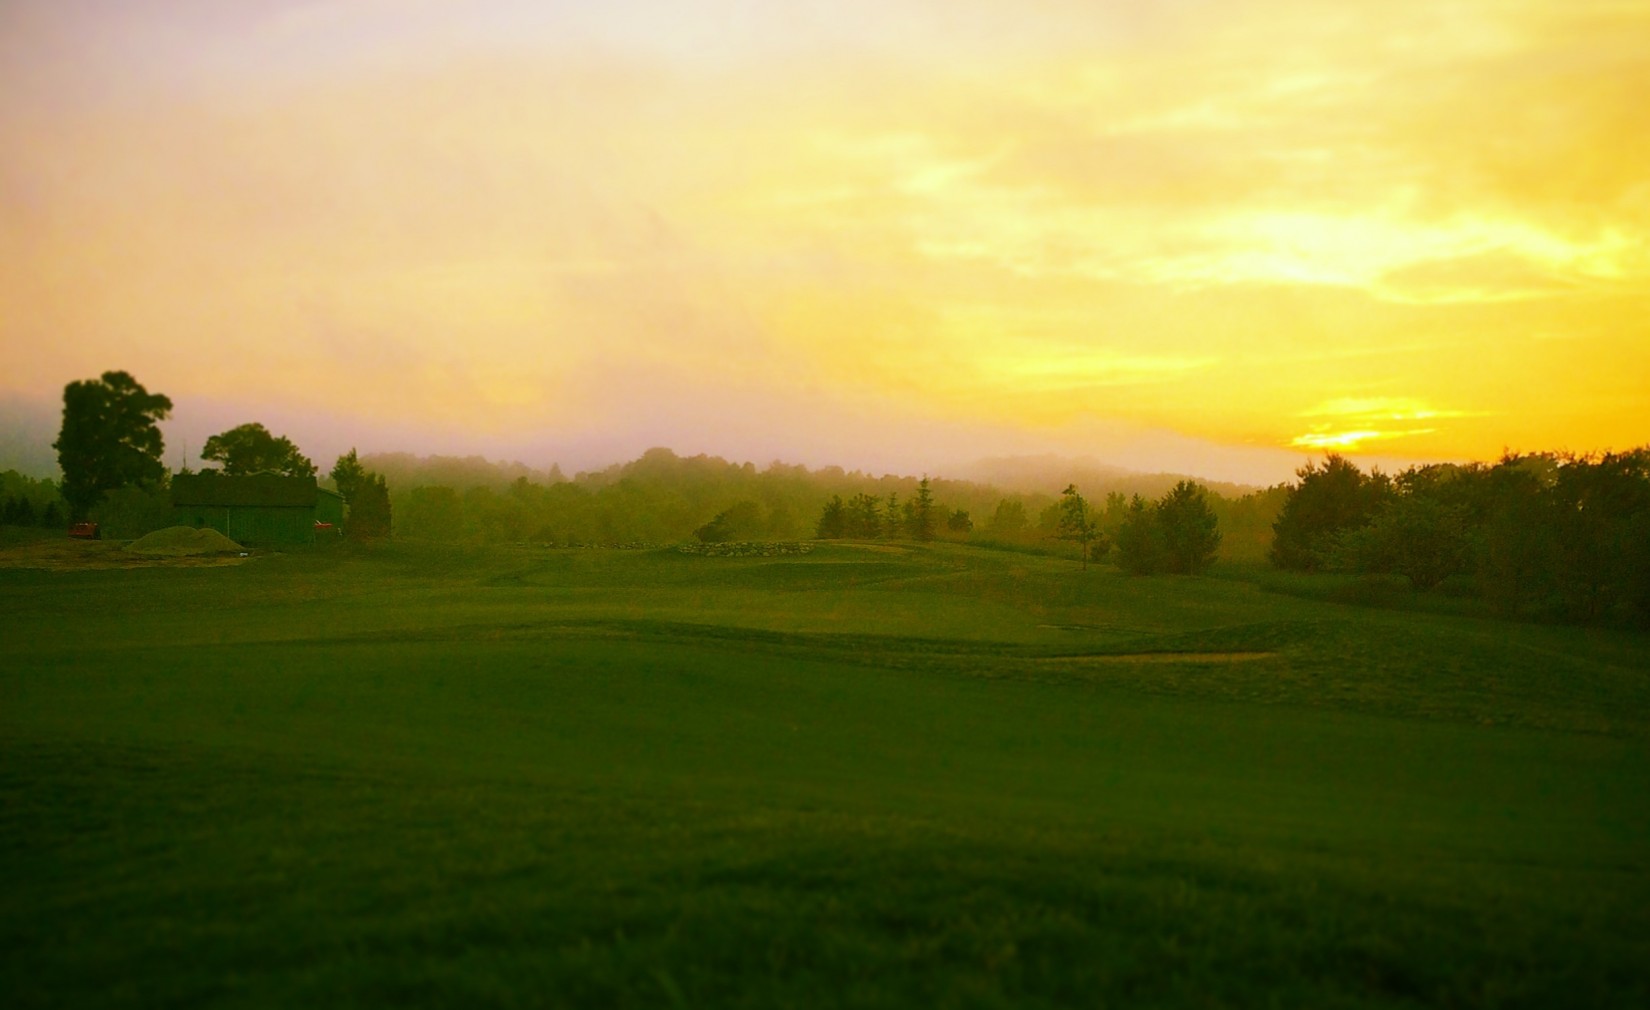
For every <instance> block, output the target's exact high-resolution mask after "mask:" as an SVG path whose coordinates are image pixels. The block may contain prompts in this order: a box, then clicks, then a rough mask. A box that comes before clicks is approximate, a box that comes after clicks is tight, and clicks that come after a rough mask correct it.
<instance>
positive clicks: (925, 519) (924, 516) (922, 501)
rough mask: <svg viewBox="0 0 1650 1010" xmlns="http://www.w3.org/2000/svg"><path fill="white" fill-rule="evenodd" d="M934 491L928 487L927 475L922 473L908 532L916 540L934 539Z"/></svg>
mask: <svg viewBox="0 0 1650 1010" xmlns="http://www.w3.org/2000/svg"><path fill="white" fill-rule="evenodd" d="M934 526H935V516H934V493H933V492H932V491H931V490H929V487H928V475H927V474H923V476H922V482H921V483H919V484H918V485H917V497H916V501H915V502H914V503H913V505H912V509H911V527H910V533H911V536H912V538H913V539H916V540H932V539H934Z"/></svg>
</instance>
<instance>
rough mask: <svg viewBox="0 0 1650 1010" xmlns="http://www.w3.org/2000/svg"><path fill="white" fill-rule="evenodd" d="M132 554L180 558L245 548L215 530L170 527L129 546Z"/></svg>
mask: <svg viewBox="0 0 1650 1010" xmlns="http://www.w3.org/2000/svg"><path fill="white" fill-rule="evenodd" d="M126 549H127V550H128V551H130V552H131V553H133V554H146V555H149V556H152V557H168V558H179V557H187V556H190V555H196V554H239V553H241V552H242V551H244V550H246V548H244V547H242V546H241V545H240V544H238V543H236V542H235V541H233V540H231V539H229V538H228V537H226V536H224V535H223V534H222V533H219V532H218V531H217V530H215V529H211V528H206V529H198V530H197V529H191V528H190V527H188V526H168V527H166V528H165V529H163V530H156V531H155V532H153V533H151V534H149V535H148V536H146V537H143V538H141V539H138V540H134V541H132V542H131V543H129V544H127V545H126Z"/></svg>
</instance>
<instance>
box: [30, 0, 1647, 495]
mask: <svg viewBox="0 0 1650 1010" xmlns="http://www.w3.org/2000/svg"><path fill="white" fill-rule="evenodd" d="M597 7H599V8H600V9H599V10H597V9H596V8H597ZM1647 103H1650V2H1647V0H1633V2H1621V0H1607V2H1589V0H1470V2H1450V0H1380V2H1364V0H1345V2H1341V3H1334V4H1326V3H1322V2H1318V0H1313V2H1294V0H1287V2H1286V0H1163V2H1141V0H1128V2H1124V0H1012V2H1010V0H979V2H970V0H948V2H941V0H876V2H860V0H836V2H833V3H822V2H821V3H815V2H812V0H806V2H784V3H776V2H772V0H769V2H757V0H679V2H664V0H608V2H606V3H603V4H600V5H596V4H585V3H572V2H568V3H560V2H537V3H528V2H519V3H499V2H490V0H465V2H460V0H453V2H447V0H336V2H276V0H261V2H250V0H249V2H235V0H218V2H214V0H151V2H145V3H139V4H134V3H124V2H119V0H39V2H26V0H25V2H19V0H10V2H6V3H4V4H0V150H3V151H4V152H5V154H4V156H3V157H0V263H3V264H4V267H5V269H4V270H3V271H0V346H3V347H4V361H5V367H4V368H3V369H0V395H10V396H13V397H18V398H23V399H32V400H37V401H41V402H46V403H54V402H55V401H56V397H57V396H58V394H59V392H60V391H61V387H62V385H63V384H64V383H65V382H68V381H71V380H73V379H77V378H84V377H87V376H91V375H95V374H97V373H99V372H101V371H103V370H106V369H110V368H124V369H126V370H128V371H131V372H132V373H133V374H134V375H136V376H137V377H138V378H139V379H140V380H141V381H143V382H144V383H145V384H146V385H148V386H149V388H151V389H152V390H159V391H162V392H165V393H167V394H168V395H170V396H171V397H172V399H173V400H174V402H175V403H176V404H177V405H178V410H177V415H178V420H177V424H178V425H179V428H178V430H177V431H176V432H171V433H169V434H171V435H172V438H173V442H174V443H176V442H177V441H179V440H180V439H181V440H182V441H183V442H186V443H187V442H189V441H191V440H193V442H194V444H195V445H196V446H198V444H199V441H200V440H202V439H203V438H204V437H205V435H207V434H211V433H212V432H213V431H216V430H221V428H222V427H227V426H228V425H230V424H234V423H239V422H241V421H245V420H262V421H264V422H266V423H268V424H269V425H270V427H271V428H274V429H277V430H281V429H282V428H283V427H284V428H285V430H287V431H288V432H289V433H292V434H294V437H295V438H297V440H298V441H299V442H300V444H301V445H304V447H305V448H306V449H308V450H310V452H311V454H312V455H315V456H316V457H317V458H321V457H323V456H326V455H327V454H328V453H331V452H334V451H341V450H342V449H343V448H347V447H348V445H350V444H358V445H360V447H361V448H362V450H363V451H370V450H376V449H386V450H387V449H408V450H413V451H474V452H481V453H485V454H488V455H494V456H526V455H528V454H532V455H533V458H530V459H527V461H528V462H530V463H534V464H543V465H547V464H548V463H549V462H550V461H552V460H561V461H563V462H566V461H568V460H570V459H572V460H581V461H582V460H583V459H584V458H588V462H590V463H591V464H592V465H593V464H595V463H598V462H608V461H612V460H616V459H618V458H621V457H622V456H625V455H628V454H634V453H635V452H638V451H640V449H642V448H646V447H647V446H650V445H669V446H672V447H674V448H677V449H678V451H683V452H700V451H707V452H714V453H719V454H722V455H728V456H733V457H738V458H757V459H760V460H765V459H768V458H774V457H781V458H785V459H788V460H793V461H799V462H809V463H816V464H820V463H839V464H842V465H847V466H889V467H894V468H898V469H903V470H912V471H918V470H923V469H944V465H945V464H946V463H947V462H948V461H956V460H965V459H968V458H971V457H972V456H977V455H985V454H989V453H992V452H1013V451H1053V452H1072V453H1077V452H1082V453H1091V454H1094V455H1097V456H1100V457H1101V458H1105V459H1110V460H1113V461H1117V462H1122V463H1124V464H1125V465H1134V466H1139V467H1142V468H1147V469H1177V470H1191V471H1192V472H1200V473H1206V474H1208V475H1210V476H1220V477H1237V478H1244V477H1247V478H1248V479H1253V480H1257V481H1269V480H1275V479H1281V478H1283V477H1286V476H1287V475H1288V472H1289V470H1290V469H1291V468H1292V467H1293V466H1295V465H1298V464H1299V463H1300V462H1301V461H1302V459H1304V458H1305V456H1306V455H1307V454H1309V453H1315V452H1321V451H1322V450H1324V449H1331V448H1332V449H1339V450H1343V451H1352V452H1355V453H1366V454H1373V455H1375V456H1380V457H1385V458H1391V459H1442V458H1450V459H1460V458H1493V457H1494V456H1495V455H1497V454H1499V452H1500V451H1501V450H1502V448H1503V447H1511V448H1514V449H1522V450H1539V449H1574V450H1590V449H1603V448H1611V447H1613V448H1626V447H1629V446H1632V445H1637V444H1642V443H1646V442H1650V112H1647V111H1646V110H1647V109H1650V104H1647ZM306 439H307V441H306ZM197 451H198V449H197ZM581 454H582V457H581ZM169 455H171V453H170V452H169Z"/></svg>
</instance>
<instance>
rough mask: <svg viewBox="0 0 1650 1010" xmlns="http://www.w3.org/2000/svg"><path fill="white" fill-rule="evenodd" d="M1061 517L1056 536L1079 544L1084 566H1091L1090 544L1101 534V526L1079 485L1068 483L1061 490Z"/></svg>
mask: <svg viewBox="0 0 1650 1010" xmlns="http://www.w3.org/2000/svg"><path fill="white" fill-rule="evenodd" d="M1059 507H1060V513H1059V515H1060V518H1059V523H1058V525H1057V526H1056V527H1055V529H1056V532H1055V536H1057V537H1059V538H1060V539H1061V540H1070V541H1072V542H1074V543H1076V544H1077V545H1078V550H1079V551H1080V552H1081V553H1082V556H1083V557H1082V559H1083V567H1084V568H1085V569H1087V568H1088V566H1089V544H1090V543H1092V542H1094V540H1095V539H1096V538H1097V537H1099V536H1100V527H1099V526H1098V525H1096V524H1095V522H1094V520H1093V519H1091V518H1090V517H1089V503H1088V501H1087V500H1085V499H1084V498H1083V496H1082V495H1081V494H1078V493H1077V485H1075V484H1067V485H1066V489H1065V490H1064V491H1061V492H1060V503H1059Z"/></svg>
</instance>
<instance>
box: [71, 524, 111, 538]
mask: <svg viewBox="0 0 1650 1010" xmlns="http://www.w3.org/2000/svg"><path fill="white" fill-rule="evenodd" d="M69 536H71V537H74V538H75V539H76V540H102V539H103V533H102V532H101V531H100V530H99V529H98V528H97V523H75V524H74V525H73V526H70V527H69Z"/></svg>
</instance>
